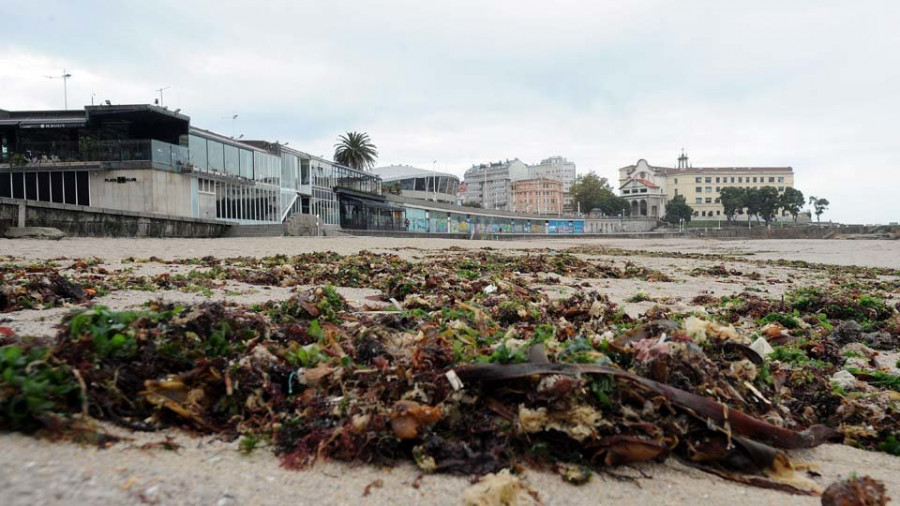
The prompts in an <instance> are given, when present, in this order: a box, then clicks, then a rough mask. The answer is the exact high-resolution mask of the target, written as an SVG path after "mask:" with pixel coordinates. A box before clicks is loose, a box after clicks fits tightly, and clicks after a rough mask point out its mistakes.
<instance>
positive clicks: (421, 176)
mask: <svg viewBox="0 0 900 506" xmlns="http://www.w3.org/2000/svg"><path fill="white" fill-rule="evenodd" d="M372 173H373V174H377V175H378V176H379V177H381V181H382V184H383V186H384V188H385V191H388V192H390V193H396V191H399V192H400V195H404V196H406V197H410V198H414V199H422V200H437V201H438V202H444V203H447V204H456V203H457V195H458V193H459V177H457V176H455V175H453V174H450V173H447V172H437V171H431V170H426V169H420V168H418V167H412V166H409V165H389V166H386V167H376V168H374V169H372Z"/></svg>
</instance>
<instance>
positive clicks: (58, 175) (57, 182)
mask: <svg viewBox="0 0 900 506" xmlns="http://www.w3.org/2000/svg"><path fill="white" fill-rule="evenodd" d="M50 194H51V197H52V198H53V202H58V203H60V204H62V203H63V202H64V197H63V173H62V172H51V173H50Z"/></svg>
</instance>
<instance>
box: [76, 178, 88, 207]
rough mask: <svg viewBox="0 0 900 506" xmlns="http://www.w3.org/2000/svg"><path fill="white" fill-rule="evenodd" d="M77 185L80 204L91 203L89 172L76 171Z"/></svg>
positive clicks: (86, 204)
mask: <svg viewBox="0 0 900 506" xmlns="http://www.w3.org/2000/svg"><path fill="white" fill-rule="evenodd" d="M75 174H76V176H75V183H76V184H75V187H76V191H77V193H78V205H79V206H89V205H91V191H90V188H91V187H90V178H89V176H88V173H87V172H84V171H81V172H76V173H75Z"/></svg>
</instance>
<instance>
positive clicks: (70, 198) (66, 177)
mask: <svg viewBox="0 0 900 506" xmlns="http://www.w3.org/2000/svg"><path fill="white" fill-rule="evenodd" d="M63 195H64V196H65V202H66V204H76V203H77V202H76V200H77V199H76V196H75V173H74V172H63Z"/></svg>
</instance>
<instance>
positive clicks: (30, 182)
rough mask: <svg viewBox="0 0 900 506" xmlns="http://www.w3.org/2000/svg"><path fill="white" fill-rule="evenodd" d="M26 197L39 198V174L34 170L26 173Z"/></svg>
mask: <svg viewBox="0 0 900 506" xmlns="http://www.w3.org/2000/svg"><path fill="white" fill-rule="evenodd" d="M25 198H26V199H28V200H37V199H38V191H37V174H35V173H34V172H26V173H25Z"/></svg>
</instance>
